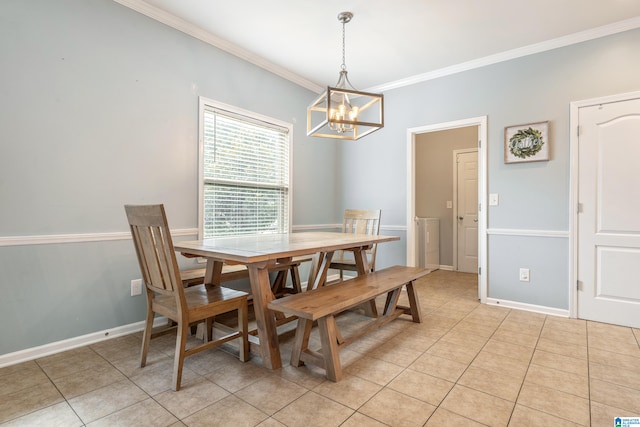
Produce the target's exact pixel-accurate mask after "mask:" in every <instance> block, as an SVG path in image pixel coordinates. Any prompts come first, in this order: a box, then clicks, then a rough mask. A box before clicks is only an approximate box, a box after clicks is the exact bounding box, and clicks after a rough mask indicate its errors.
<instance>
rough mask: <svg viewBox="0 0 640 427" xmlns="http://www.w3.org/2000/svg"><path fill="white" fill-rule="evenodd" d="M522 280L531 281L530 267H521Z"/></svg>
mask: <svg viewBox="0 0 640 427" xmlns="http://www.w3.org/2000/svg"><path fill="white" fill-rule="evenodd" d="M520 281H521V282H528V281H529V269H528V268H521V269H520Z"/></svg>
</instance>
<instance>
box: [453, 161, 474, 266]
mask: <svg viewBox="0 0 640 427" xmlns="http://www.w3.org/2000/svg"><path fill="white" fill-rule="evenodd" d="M456 174H457V180H456V181H457V185H456V188H457V191H456V193H457V198H456V204H457V209H456V214H457V218H456V221H455V223H456V226H457V228H458V233H457V240H458V242H457V243H458V244H457V246H458V250H457V252H458V253H457V257H458V271H461V272H464V273H477V272H478V151H477V150H475V151H471V152H464V153H456Z"/></svg>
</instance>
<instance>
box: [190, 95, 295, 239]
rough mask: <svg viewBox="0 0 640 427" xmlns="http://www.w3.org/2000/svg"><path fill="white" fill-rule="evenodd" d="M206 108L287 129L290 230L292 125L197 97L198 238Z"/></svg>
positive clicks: (200, 232) (201, 225)
mask: <svg viewBox="0 0 640 427" xmlns="http://www.w3.org/2000/svg"><path fill="white" fill-rule="evenodd" d="M207 109H216V110H224V111H227V112H229V113H231V114H234V115H239V116H244V117H247V119H248V120H250V121H259V122H263V123H266V124H268V125H272V126H277V127H282V128H286V129H288V136H289V165H288V168H289V182H288V185H289V189H288V194H287V204H288V206H287V210H288V212H289V215H288V224H287V229H288V232H289V233H290V232H291V230H292V228H291V227H292V222H293V221H292V218H293V211H292V206H293V203H292V200H293V185H292V184H293V125H292V124H291V123H287V122H284V121H281V120H277V119H274V118H272V117H268V116H265V115H262V114H258V113H255V112H253V111H249V110H244V109H242V108H238V107H235V106H232V105H229V104H224V103H222V102H218V101H215V100H212V99H209V98H205V97H202V96H201V97H199V108H198V141H199V143H198V239H203V238H204V187H205V185H204V181H205V180H204V112H205V110H207Z"/></svg>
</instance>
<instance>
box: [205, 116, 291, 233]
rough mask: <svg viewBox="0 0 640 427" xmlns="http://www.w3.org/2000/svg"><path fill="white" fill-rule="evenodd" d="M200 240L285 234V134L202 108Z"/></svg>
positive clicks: (285, 131) (273, 127)
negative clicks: (262, 234) (201, 238)
mask: <svg viewBox="0 0 640 427" xmlns="http://www.w3.org/2000/svg"><path fill="white" fill-rule="evenodd" d="M201 123H202V135H203V138H202V139H203V159H202V161H203V164H202V165H201V167H202V168H203V169H202V170H203V173H202V179H203V193H204V194H202V195H201V197H203V202H204V203H203V204H201V206H202V205H203V206H204V212H202V213H201V214H202V215H203V221H202V228H203V230H202V236H203V238H209V237H220V236H229V235H239V234H256V233H286V232H288V231H289V146H290V143H289V139H290V135H289V129H288V128H286V127H282V126H278V125H275V124H270V123H267V122H264V121H261V120H256V119H255V118H252V117H248V116H243V115H240V114H235V113H233V112H229V111H225V110H220V109H216V108H211V107H205V108H204V111H203V116H202V122H201Z"/></svg>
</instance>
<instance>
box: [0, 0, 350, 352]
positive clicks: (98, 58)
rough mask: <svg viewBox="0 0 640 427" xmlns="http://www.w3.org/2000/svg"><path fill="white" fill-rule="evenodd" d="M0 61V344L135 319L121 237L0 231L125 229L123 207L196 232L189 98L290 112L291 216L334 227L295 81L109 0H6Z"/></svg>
mask: <svg viewBox="0 0 640 427" xmlns="http://www.w3.org/2000/svg"><path fill="white" fill-rule="evenodd" d="M0 58H2V65H1V66H0V292H1V295H2V297H0V313H2V322H0V337H1V339H0V354H5V353H10V352H14V351H17V350H21V349H26V348H30V347H34V346H37V345H42V344H46V343H51V342H55V341H59V340H63V339H66V338H71V337H76V336H80V335H83V334H87V333H91V332H95V331H100V330H104V329H108V328H113V327H116V326H121V325H126V324H129V323H133V322H136V321H139V320H142V319H143V318H144V313H145V306H144V300H143V297H141V296H140V297H131V296H130V295H129V294H130V281H131V279H135V278H138V277H140V273H139V271H138V266H137V263H136V260H135V254H134V252H133V245H132V243H131V241H130V240H115V241H97V242H80V243H60V244H45V245H38V244H22V245H18V246H8V245H6V244H4V245H3V240H2V238H7V237H12V236H13V237H17V236H23V237H25V238H30V237H33V236H43V235H44V236H48V235H61V236H63V237H64V236H68V235H77V234H86V235H89V236H94V237H95V235H98V239H99V234H100V233H112V232H126V231H128V227H127V223H126V217H125V215H124V209H123V205H124V204H125V203H150V202H162V203H164V204H165V206H166V209H167V215H168V218H169V222H170V225H171V228H172V229H194V228H196V227H197V193H198V185H197V173H198V155H197V149H198V138H197V136H198V96H205V97H208V98H212V99H215V100H218V101H221V102H225V103H228V104H232V105H236V106H238V107H241V108H244V109H248V110H252V111H255V112H258V113H260V114H265V115H268V116H272V117H275V118H277V119H280V120H283V121H287V122H292V123H294V147H293V164H294V166H293V168H294V169H293V181H294V187H293V204H294V209H293V224H294V226H295V225H297V224H335V223H336V222H338V218H339V217H338V216H337V214H336V212H337V209H338V208H337V201H336V198H335V191H336V189H337V188H339V186H338V184H337V183H336V179H337V178H336V175H335V174H334V173H332V172H331V171H332V169H333V165H334V164H335V161H336V155H337V147H338V144H335V143H325V142H322V143H318V141H317V140H315V139H311V138H307V137H306V135H305V125H304V123H305V120H306V106H307V103H308V102H309V100H310V99H312V98H313V97H314V95H315V94H313V93H311V92H310V91H308V90H306V89H302V88H300V87H299V86H297V85H295V84H292V83H290V82H288V81H286V80H284V79H282V78H279V77H277V76H275V75H273V74H271V73H268V72H266V71H264V70H262V69H260V68H258V67H256V66H254V65H251V64H248V63H247V62H244V61H242V60H240V59H238V58H237V57H235V56H232V55H230V54H227V53H225V52H222V51H220V50H218V49H216V48H213V47H212V46H210V45H208V44H206V43H203V42H201V41H198V40H196V39H193V38H192V37H190V36H187V35H185V34H183V33H181V32H179V31H176V30H174V29H171V28H169V27H167V26H165V25H162V24H160V23H158V22H156V21H154V20H152V19H150V18H147V17H145V16H143V15H141V14H139V13H137V12H134V11H132V10H130V9H128V8H126V7H124V6H122V5H119V4H117V3H115V2H113V1H110V0H57V1H55V2H53V1H50V0H40V1H38V0H30V1H3V2H2V3H1V4H0ZM319 177H321V178H319ZM187 238H188V239H194V238H196V236H195V235H193V236H183V237H179V238H176V239H175V240H178V239H187ZM23 240H25V241H28V239H23ZM5 241H6V239H5ZM181 261H182V262H183V263H184V264H185V265H186V264H187V263H186V262H185V261H184V260H181Z"/></svg>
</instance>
